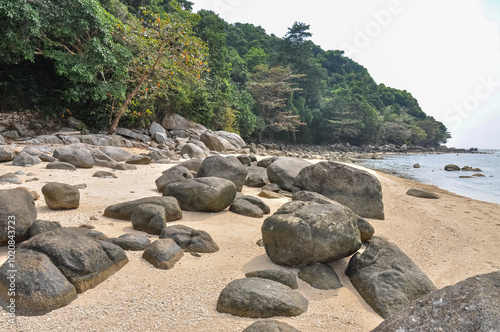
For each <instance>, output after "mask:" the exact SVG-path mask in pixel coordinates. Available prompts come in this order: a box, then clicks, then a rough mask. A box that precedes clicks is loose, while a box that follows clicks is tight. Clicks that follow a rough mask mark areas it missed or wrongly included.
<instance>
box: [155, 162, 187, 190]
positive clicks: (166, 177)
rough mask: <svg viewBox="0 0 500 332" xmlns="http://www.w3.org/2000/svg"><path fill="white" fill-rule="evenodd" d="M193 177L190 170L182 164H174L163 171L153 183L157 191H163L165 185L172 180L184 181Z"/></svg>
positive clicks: (172, 181)
mask: <svg viewBox="0 0 500 332" xmlns="http://www.w3.org/2000/svg"><path fill="white" fill-rule="evenodd" d="M192 178H193V174H191V171H190V170H189V169H187V168H186V167H183V166H175V167H172V168H169V169H167V170H166V171H165V172H163V175H162V176H160V177H159V178H158V179H156V181H155V184H156V188H157V189H158V191H159V192H161V193H162V192H163V190H164V189H165V186H166V185H168V184H170V183H174V182H184V181H187V180H190V179H192Z"/></svg>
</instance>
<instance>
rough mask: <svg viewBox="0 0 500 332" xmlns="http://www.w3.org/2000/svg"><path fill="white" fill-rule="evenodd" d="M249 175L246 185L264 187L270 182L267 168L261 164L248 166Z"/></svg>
mask: <svg viewBox="0 0 500 332" xmlns="http://www.w3.org/2000/svg"><path fill="white" fill-rule="evenodd" d="M247 170H248V176H247V179H246V180H245V185H246V186H249V187H253V188H262V187H264V186H265V185H266V184H268V183H269V178H268V177H267V169H265V168H264V167H259V166H248V167H247Z"/></svg>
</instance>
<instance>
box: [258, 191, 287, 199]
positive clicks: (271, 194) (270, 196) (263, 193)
mask: <svg viewBox="0 0 500 332" xmlns="http://www.w3.org/2000/svg"><path fill="white" fill-rule="evenodd" d="M259 196H260V197H262V198H268V199H278V198H283V196H282V195H281V194H278V193H275V192H273V191H269V190H262V191H261V192H260V193H259Z"/></svg>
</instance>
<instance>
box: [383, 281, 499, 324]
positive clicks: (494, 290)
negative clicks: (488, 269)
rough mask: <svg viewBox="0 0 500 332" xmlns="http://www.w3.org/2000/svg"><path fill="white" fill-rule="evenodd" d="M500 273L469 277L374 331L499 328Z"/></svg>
mask: <svg viewBox="0 0 500 332" xmlns="http://www.w3.org/2000/svg"><path fill="white" fill-rule="evenodd" d="M499 280H500V271H496V272H492V273H489V274H483V275H478V276H474V277H471V278H469V279H466V280H464V281H461V282H459V283H457V284H456V285H452V286H448V287H445V288H443V289H440V290H436V291H434V292H432V293H430V294H427V295H424V296H422V297H420V298H418V299H417V300H416V301H414V302H412V303H411V304H410V306H409V307H407V308H403V309H401V310H399V311H398V312H396V313H394V314H393V315H392V316H390V317H389V318H388V319H387V320H385V321H384V322H382V324H380V325H379V326H378V327H377V328H375V329H374V330H373V331H374V332H383V331H453V332H469V331H475V332H492V331H498V328H499V326H500V310H498V308H500V285H499Z"/></svg>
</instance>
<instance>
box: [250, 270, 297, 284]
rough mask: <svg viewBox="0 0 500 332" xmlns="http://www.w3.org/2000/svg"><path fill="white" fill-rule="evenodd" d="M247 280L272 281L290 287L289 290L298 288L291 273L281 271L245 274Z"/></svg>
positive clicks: (295, 278)
mask: <svg viewBox="0 0 500 332" xmlns="http://www.w3.org/2000/svg"><path fill="white" fill-rule="evenodd" d="M245 277H247V278H262V279H269V280H274V281H276V282H279V283H282V284H283V285H286V286H288V287H290V288H291V289H297V288H299V285H298V283H297V277H296V276H295V274H293V273H292V272H288V271H281V270H262V271H254V272H248V273H245Z"/></svg>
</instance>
